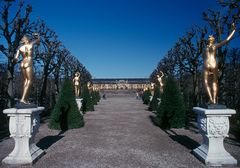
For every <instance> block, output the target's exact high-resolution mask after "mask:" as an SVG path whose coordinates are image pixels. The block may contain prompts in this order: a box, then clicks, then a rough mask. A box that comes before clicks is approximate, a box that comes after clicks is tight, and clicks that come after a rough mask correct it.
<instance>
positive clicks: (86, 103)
mask: <svg viewBox="0 0 240 168" xmlns="http://www.w3.org/2000/svg"><path fill="white" fill-rule="evenodd" d="M81 98H82V99H83V100H82V111H83V113H86V112H87V111H94V105H93V100H92V98H91V95H90V93H89V90H88V87H87V85H86V84H85V85H83V89H82V94H81Z"/></svg>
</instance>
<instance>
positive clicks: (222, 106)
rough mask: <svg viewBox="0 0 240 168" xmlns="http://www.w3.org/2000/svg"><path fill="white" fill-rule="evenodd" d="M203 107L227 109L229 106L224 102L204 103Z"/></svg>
mask: <svg viewBox="0 0 240 168" xmlns="http://www.w3.org/2000/svg"><path fill="white" fill-rule="evenodd" d="M202 108H205V109H227V106H225V105H223V104H205V105H202Z"/></svg>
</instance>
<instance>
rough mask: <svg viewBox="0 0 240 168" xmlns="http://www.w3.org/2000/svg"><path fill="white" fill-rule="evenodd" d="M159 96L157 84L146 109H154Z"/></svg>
mask: <svg viewBox="0 0 240 168" xmlns="http://www.w3.org/2000/svg"><path fill="white" fill-rule="evenodd" d="M160 97H161V93H160V88H159V86H158V85H156V86H155V89H154V95H153V98H152V101H151V102H150V104H149V107H148V110H150V111H156V110H157V107H158V103H159V100H158V99H159V98H160Z"/></svg>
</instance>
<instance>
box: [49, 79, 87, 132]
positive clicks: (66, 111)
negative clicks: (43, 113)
mask: <svg viewBox="0 0 240 168" xmlns="http://www.w3.org/2000/svg"><path fill="white" fill-rule="evenodd" d="M83 125H84V120H83V116H82V115H81V114H80V111H79V109H78V106H77V102H76V99H75V95H74V93H73V86H72V82H71V81H70V80H69V79H67V78H66V79H65V80H64V84H63V87H62V89H61V92H60V93H59V96H58V100H57V103H56V104H55V106H54V109H53V111H52V113H51V117H50V123H49V128H52V129H59V130H60V129H61V130H67V129H72V128H80V127H82V126H83Z"/></svg>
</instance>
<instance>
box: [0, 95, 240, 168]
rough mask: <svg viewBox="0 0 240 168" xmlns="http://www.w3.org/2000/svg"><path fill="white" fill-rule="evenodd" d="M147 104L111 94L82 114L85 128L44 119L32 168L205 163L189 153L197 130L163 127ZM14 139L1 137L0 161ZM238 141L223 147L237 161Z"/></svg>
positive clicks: (146, 167) (171, 167) (165, 167)
mask: <svg viewBox="0 0 240 168" xmlns="http://www.w3.org/2000/svg"><path fill="white" fill-rule="evenodd" d="M146 109H147V106H146V105H144V104H142V102H141V101H140V100H136V99H135V97H133V96H118V97H110V98H108V99H107V100H101V102H100V103H99V104H98V105H97V106H95V111H94V112H88V113H87V114H86V115H85V117H84V118H85V126H84V127H83V128H80V129H72V130H68V131H66V132H64V133H63V134H60V135H58V133H59V131H57V130H50V129H48V127H47V123H43V124H42V125H41V127H40V130H39V133H38V134H37V136H36V142H38V143H37V145H38V146H40V147H41V148H42V149H44V150H45V151H46V154H45V155H44V156H43V157H42V158H40V159H39V160H38V161H37V162H36V163H35V164H34V165H33V167H36V168H65V167H66V168H72V167H75V168H155V167H156V168H157V167H160V168H177V167H181V168H183V167H195V168H197V167H205V166H204V165H203V164H202V163H201V162H200V161H199V160H197V159H196V158H195V157H194V156H193V154H191V150H192V149H193V148H195V147H197V146H198V143H199V142H200V141H201V136H200V135H199V134H197V133H195V132H194V131H190V130H185V129H174V130H172V131H168V132H165V131H163V130H161V129H160V128H158V127H156V126H154V125H153V123H152V122H151V119H150V118H151V117H150V116H151V115H152V113H151V112H149V111H147V110H146ZM13 143H14V142H13V140H12V139H6V140H4V141H2V142H0V160H2V159H3V158H4V157H5V156H6V155H7V154H8V153H9V152H10V151H11V150H12V146H13ZM237 145H239V144H237ZM237 145H236V144H235V145H232V144H230V143H229V144H227V149H228V150H230V151H232V153H231V152H230V153H231V154H232V155H234V156H235V157H237V159H238V160H239V149H240V147H239V146H240V145H239V146H237ZM236 148H237V151H236ZM1 166H2V167H8V166H6V165H0V167H1ZM25 167H29V166H25Z"/></svg>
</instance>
